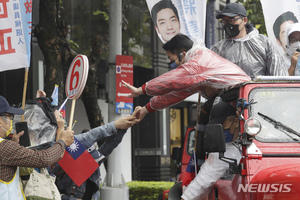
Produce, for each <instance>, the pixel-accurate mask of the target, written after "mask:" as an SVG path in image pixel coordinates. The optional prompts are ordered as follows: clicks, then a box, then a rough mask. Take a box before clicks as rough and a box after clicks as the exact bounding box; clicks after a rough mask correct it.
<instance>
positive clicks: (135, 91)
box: [122, 80, 143, 98]
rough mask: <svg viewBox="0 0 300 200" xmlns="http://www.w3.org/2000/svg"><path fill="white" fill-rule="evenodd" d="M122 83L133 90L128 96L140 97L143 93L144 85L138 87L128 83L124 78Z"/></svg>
mask: <svg viewBox="0 0 300 200" xmlns="http://www.w3.org/2000/svg"><path fill="white" fill-rule="evenodd" d="M122 83H123V85H124V86H125V87H126V88H128V89H129V90H130V91H131V94H130V95H128V96H127V97H128V98H130V97H131V98H135V97H138V96H140V95H142V94H143V89H142V87H139V88H136V87H134V86H132V85H130V84H129V83H126V82H125V81H123V80H122Z"/></svg>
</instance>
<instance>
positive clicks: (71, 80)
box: [66, 55, 89, 99]
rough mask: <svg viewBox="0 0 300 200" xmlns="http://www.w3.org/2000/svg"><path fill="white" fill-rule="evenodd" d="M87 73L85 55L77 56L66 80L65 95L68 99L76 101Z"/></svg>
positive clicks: (87, 65) (87, 67)
mask: <svg viewBox="0 0 300 200" xmlns="http://www.w3.org/2000/svg"><path fill="white" fill-rule="evenodd" d="M88 72H89V61H88V58H87V57H86V56H85V55H78V56H76V57H75V58H74V60H73V61H72V63H71V65H70V68H69V71H68V75H67V79H66V95H67V97H68V98H69V99H78V98H79V97H80V95H81V93H82V91H83V89H84V87H85V84H86V81H87V76H88Z"/></svg>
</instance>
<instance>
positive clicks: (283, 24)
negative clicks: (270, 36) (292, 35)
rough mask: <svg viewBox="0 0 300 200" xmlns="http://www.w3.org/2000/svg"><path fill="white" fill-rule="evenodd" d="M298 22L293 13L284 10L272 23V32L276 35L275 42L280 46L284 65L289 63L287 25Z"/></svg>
mask: <svg viewBox="0 0 300 200" xmlns="http://www.w3.org/2000/svg"><path fill="white" fill-rule="evenodd" d="M294 23H298V19H297V17H296V16H295V14H294V13H293V12H291V11H287V12H284V13H282V14H280V15H279V16H278V17H277V18H276V20H275V21H274V23H273V33H274V35H275V37H276V41H277V44H278V45H279V46H280V47H281V48H282V50H283V52H284V54H283V60H284V62H285V63H286V66H290V64H291V56H290V55H288V52H287V49H286V47H287V44H288V43H287V40H286V37H287V34H286V33H287V27H288V26H289V25H290V24H294Z"/></svg>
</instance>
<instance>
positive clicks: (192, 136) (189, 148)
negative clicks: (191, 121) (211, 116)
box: [186, 129, 196, 156]
mask: <svg viewBox="0 0 300 200" xmlns="http://www.w3.org/2000/svg"><path fill="white" fill-rule="evenodd" d="M188 134H189V135H188V140H187V145H186V151H187V154H188V155H190V156H191V155H192V154H193V150H194V147H195V134H196V131H195V129H192V130H191V131H190V132H189V133H188Z"/></svg>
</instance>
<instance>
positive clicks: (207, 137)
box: [203, 124, 241, 174]
mask: <svg viewBox="0 0 300 200" xmlns="http://www.w3.org/2000/svg"><path fill="white" fill-rule="evenodd" d="M203 148H204V151H206V152H209V153H210V152H219V159H220V160H222V161H224V162H227V163H228V164H229V173H230V174H240V172H241V166H240V165H237V160H236V159H233V158H227V157H225V156H224V152H225V151H226V145H225V137H224V131H223V127H222V125H221V124H210V125H206V126H205V128H204V137H203Z"/></svg>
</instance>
